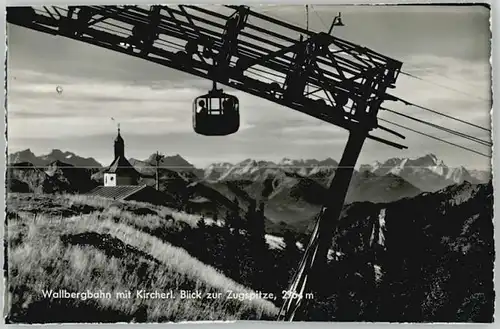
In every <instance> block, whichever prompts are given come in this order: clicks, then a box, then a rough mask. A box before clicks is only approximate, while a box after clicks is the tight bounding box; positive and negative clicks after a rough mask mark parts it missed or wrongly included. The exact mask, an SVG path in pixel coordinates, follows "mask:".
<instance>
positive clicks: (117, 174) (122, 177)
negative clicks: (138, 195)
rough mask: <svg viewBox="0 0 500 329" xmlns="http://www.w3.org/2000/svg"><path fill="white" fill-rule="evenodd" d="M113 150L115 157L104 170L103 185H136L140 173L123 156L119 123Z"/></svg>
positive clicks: (123, 144) (123, 143)
mask: <svg viewBox="0 0 500 329" xmlns="http://www.w3.org/2000/svg"><path fill="white" fill-rule="evenodd" d="M114 151H115V159H114V160H113V162H112V163H111V164H110V165H109V167H108V168H107V169H106V171H105V172H104V186H123V185H127V186H131V185H137V184H138V182H139V178H140V177H141V175H140V174H139V172H138V171H137V170H136V169H135V168H134V166H132V164H130V162H129V161H128V160H127V158H125V141H124V140H123V137H122V136H121V134H120V125H119V124H118V135H117V136H116V138H115V144H114Z"/></svg>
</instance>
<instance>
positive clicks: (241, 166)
mask: <svg viewBox="0 0 500 329" xmlns="http://www.w3.org/2000/svg"><path fill="white" fill-rule="evenodd" d="M66 164H68V165H70V166H71V167H72V168H90V169H106V168H107V167H95V166H73V165H71V164H69V163H66ZM259 166H261V167H266V168H269V169H282V168H294V169H297V168H317V167H322V168H356V167H349V166H342V167H340V166H331V165H330V166H326V165H304V166H288V165H281V166H279V165H274V166H267V165H259V164H257V165H256V167H259ZM7 167H10V168H33V167H35V168H50V166H49V165H43V166H36V165H32V166H15V165H7ZM158 167H159V168H178V169H201V168H197V167H194V166H162V165H160V166H158ZM207 167H212V168H220V169H227V167H226V166H212V165H208V166H207ZM231 167H232V168H245V167H246V165H231ZM404 167H405V168H428V167H429V166H404ZM447 167H448V168H450V169H456V168H460V167H462V166H460V167H450V166H447ZM117 168H126V167H124V166H121V167H117ZM140 168H150V169H155V168H156V166H140ZM377 168H394V166H380V167H377ZM464 168H465V167H464ZM474 169H476V168H474ZM485 169H488V170H489V169H491V168H485Z"/></svg>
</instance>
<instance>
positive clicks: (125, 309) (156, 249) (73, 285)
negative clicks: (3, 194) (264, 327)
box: [7, 194, 277, 323]
mask: <svg viewBox="0 0 500 329" xmlns="http://www.w3.org/2000/svg"><path fill="white" fill-rule="evenodd" d="M7 204H8V213H7V244H8V256H7V259H8V263H7V274H8V279H7V283H8V295H9V299H8V303H7V304H8V306H9V311H8V318H7V320H8V321H9V322H10V323H20V322H21V323H40V322H116V321H137V322H146V321H147V322H162V321H188V320H234V319H266V318H270V317H272V316H273V315H274V314H275V313H276V311H277V310H276V307H275V306H274V305H273V304H272V303H271V302H269V301H266V300H263V299H253V300H251V299H244V300H236V299H226V298H220V299H207V298H202V299H182V300H181V299H179V298H177V299H163V300H157V299H141V298H134V295H135V291H136V290H142V289H143V290H146V291H155V290H158V291H163V292H168V291H170V290H173V291H174V294H178V293H179V292H180V290H192V291H194V290H197V291H200V292H202V293H203V295H205V294H206V293H207V292H223V296H225V292H227V291H228V290H232V291H235V292H250V290H249V289H247V288H245V287H244V286H242V285H240V284H238V283H236V282H235V281H233V280H231V279H229V278H227V277H226V276H224V275H223V274H222V273H221V272H220V271H218V270H216V269H214V268H213V267H211V266H208V265H206V264H204V263H202V262H200V261H199V260H197V259H195V258H193V257H192V256H191V255H190V254H189V253H188V252H186V251H185V250H184V249H181V248H178V247H175V246H173V245H172V244H170V243H169V242H168V241H166V240H164V239H160V238H158V237H155V236H154V234H150V233H151V232H155V230H160V229H161V230H162V231H168V230H171V231H175V230H180V229H182V228H183V227H184V228H185V227H190V226H191V225H196V219H195V218H192V217H191V216H188V215H185V214H182V213H178V212H173V211H171V210H169V209H167V208H162V207H157V208H155V207H153V206H151V205H146V204H140V203H135V202H126V203H125V202H113V201H111V200H106V199H99V198H88V197H84V196H71V195H59V196H48V195H39V196H34V195H32V194H25V195H21V194H10V195H9V196H8V200H7ZM148 232H149V233H148ZM60 289H65V290H67V291H68V292H84V291H87V290H90V291H92V292H96V291H99V290H102V291H104V292H110V293H111V294H112V295H113V296H114V293H115V292H123V291H127V290H130V291H132V298H130V299H124V298H114V297H113V298H102V299H87V300H85V301H83V300H79V299H71V300H70V299H64V300H61V299H49V298H44V297H43V295H42V291H44V290H53V291H58V290H60Z"/></svg>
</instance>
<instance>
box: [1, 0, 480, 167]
mask: <svg viewBox="0 0 500 329" xmlns="http://www.w3.org/2000/svg"><path fill="white" fill-rule="evenodd" d="M255 10H256V11H260V12H266V13H267V14H269V15H271V16H274V17H277V18H281V19H283V20H285V21H288V22H292V23H296V24H297V25H302V26H305V10H304V7H303V6H273V7H262V8H258V9H255ZM337 11H342V18H343V21H344V23H345V24H346V26H345V27H339V28H337V29H336V31H335V34H336V36H338V37H340V38H343V39H347V40H350V41H352V42H355V43H358V44H361V45H364V46H367V47H369V48H372V49H374V50H375V51H378V52H381V53H384V54H386V55H388V56H391V57H393V58H396V59H399V60H401V61H403V63H404V64H403V70H404V71H406V72H409V73H412V74H415V75H417V76H419V77H422V78H423V79H425V81H420V80H416V79H412V78H409V77H406V76H400V78H399V80H398V83H397V88H396V89H395V90H393V91H392V92H393V93H394V94H396V95H398V96H400V97H402V98H404V99H407V100H409V101H411V102H413V103H417V104H421V105H423V106H428V107H430V108H433V109H435V110H437V111H440V112H443V113H447V114H449V115H453V116H455V117H458V118H460V119H462V120H466V121H468V122H473V123H475V124H478V125H481V126H486V127H489V126H490V103H489V99H490V66H489V57H490V27H489V11H488V10H487V9H485V8H482V7H465V6H462V7H451V6H447V7H431V6H428V7H425V6H419V7H407V6H391V7H390V6H352V7H338V6H319V5H317V6H313V7H312V8H311V9H310V28H311V29H313V30H325V29H326V28H327V27H325V25H329V23H330V22H331V20H332V19H333V16H334V15H335V14H336V12H337ZM8 51H9V54H8V55H9V62H8V83H9V85H8V88H9V89H8V147H9V152H14V151H19V150H22V149H26V148H30V149H31V150H32V151H33V152H34V153H35V154H37V155H40V154H44V153H48V152H50V150H51V149H55V148H58V149H62V150H68V151H72V152H75V153H77V154H78V155H80V156H86V157H90V156H91V157H94V158H96V159H97V160H98V161H100V162H102V163H103V164H104V165H107V164H108V163H110V162H111V161H112V157H113V154H112V152H113V148H112V146H113V139H114V137H115V135H116V124H115V123H114V122H113V121H111V119H110V118H111V117H114V118H115V119H116V120H117V121H119V122H120V123H121V127H122V133H123V134H122V135H123V137H124V139H125V143H126V155H127V156H128V157H134V158H139V159H143V158H146V157H148V156H149V155H150V154H151V153H153V152H155V151H156V150H159V151H160V152H163V153H165V154H168V155H173V154H181V155H182V156H183V157H184V158H186V159H187V160H188V161H190V162H192V163H193V164H195V165H198V166H205V165H207V164H209V163H211V162H219V161H230V162H237V161H241V160H244V159H246V158H254V159H266V160H280V159H281V158H283V157H288V158H294V159H302V158H317V159H324V158H326V157H332V158H334V159H337V160H339V159H340V156H341V154H342V151H343V146H344V144H345V142H346V138H347V133H346V132H345V131H344V130H342V129H341V128H338V127H335V126H332V125H329V124H326V123H322V122H320V121H319V120H317V119H314V118H312V117H308V116H307V115H305V114H301V113H299V112H295V111H293V110H291V109H288V108H282V107H279V106H277V105H275V104H273V103H271V102H269V101H266V100H262V99H259V98H256V97H253V96H249V95H246V94H242V93H241V92H233V94H234V95H236V96H237V97H239V99H240V104H241V105H240V106H241V112H242V113H241V115H242V119H241V120H242V122H241V129H240V131H239V132H238V133H236V134H234V135H231V136H226V137H203V136H199V135H196V134H195V133H194V132H193V130H192V126H191V124H192V120H191V103H192V100H193V98H194V97H196V96H197V95H200V94H202V93H205V92H206V90H208V89H209V88H210V87H211V83H210V82H209V81H204V80H201V79H198V78H195V77H192V76H189V75H186V74H183V73H181V72H178V71H174V70H171V69H168V68H165V67H162V66H159V65H157V64H152V63H149V62H146V61H144V60H140V59H136V58H132V57H129V56H126V55H122V54H118V53H114V52H112V51H109V50H106V49H102V48H98V47H95V46H91V45H87V44H84V43H80V42H76V41H72V40H69V39H65V38H62V37H54V36H49V35H45V34H42V33H38V32H34V31H30V30H28V29H25V28H21V27H17V26H12V25H9V26H8ZM439 85H442V86H439ZM57 86H62V88H63V89H64V91H63V93H62V94H61V95H59V94H58V93H57V92H56V87H57ZM453 89H455V90H459V91H462V92H457V91H454V90H453ZM386 106H387V107H390V108H392V109H395V110H398V111H401V112H403V113H406V114H409V115H412V116H415V117H418V118H420V119H424V120H429V121H432V122H433V123H436V124H440V125H443V126H446V127H449V128H453V129H457V130H460V131H463V132H467V133H469V134H472V135H474V136H477V137H481V138H483V139H487V140H490V137H489V135H488V134H486V133H484V132H483V131H481V130H478V129H475V128H471V127H469V126H467V125H463V124H460V123H456V122H454V121H451V120H449V119H445V118H441V117H439V116H436V115H433V114H430V113H428V112H425V111H422V110H419V109H416V108H413V107H405V106H404V105H399V104H397V103H387V104H386ZM380 116H381V117H383V118H386V119H390V120H392V121H395V122H399V123H401V124H404V125H407V126H410V127H412V128H414V129H417V130H419V131H422V132H425V133H430V134H432V135H435V136H440V137H443V138H445V139H447V140H449V141H451V142H455V143H460V144H462V145H464V146H468V147H473V148H475V149H477V150H480V151H482V152H483V153H488V154H490V150H489V149H488V148H486V147H479V146H478V145H476V144H472V143H471V142H467V141H465V140H462V139H459V138H456V137H452V136H449V135H447V134H444V133H440V132H439V131H435V130H433V129H432V128H427V127H425V126H422V125H420V124H418V123H412V122H409V121H407V120H406V119H400V118H398V117H396V116H394V115H391V114H389V113H381V115H380ZM402 132H403V133H404V134H405V135H406V136H407V138H406V140H404V141H402V143H403V144H405V145H407V146H408V147H409V149H408V150H398V149H395V148H392V147H389V146H386V145H383V144H379V143H376V142H373V141H368V142H367V143H366V144H365V146H364V148H363V151H362V155H361V158H360V161H359V162H358V164H359V163H369V162H373V161H375V160H385V159H387V158H389V157H417V156H421V155H424V154H426V153H434V154H436V155H437V156H438V157H439V158H441V159H443V160H444V162H445V163H446V164H448V165H449V166H460V165H464V166H466V167H470V168H477V169H486V168H489V166H490V160H489V159H488V158H485V157H481V156H479V155H475V154H473V153H469V152H467V151H463V150H460V149H458V148H455V147H453V146H448V145H446V144H443V143H441V142H438V141H435V140H432V139H430V138H427V137H423V136H421V135H417V134H415V133H413V132H409V131H402ZM374 134H375V135H378V136H381V137H383V136H386V137H390V138H391V139H394V137H391V136H388V135H385V134H383V133H382V132H378V131H377V132H374Z"/></svg>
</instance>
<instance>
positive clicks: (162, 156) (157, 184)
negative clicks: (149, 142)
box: [155, 151, 165, 191]
mask: <svg viewBox="0 0 500 329" xmlns="http://www.w3.org/2000/svg"><path fill="white" fill-rule="evenodd" d="M164 157H165V156H164V155H163V154H160V152H158V151H156V155H155V165H156V184H155V187H156V190H157V191H159V190H160V174H159V171H160V162H161V160H163V158H164Z"/></svg>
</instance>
